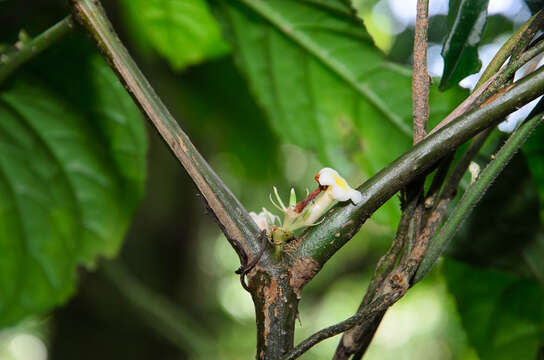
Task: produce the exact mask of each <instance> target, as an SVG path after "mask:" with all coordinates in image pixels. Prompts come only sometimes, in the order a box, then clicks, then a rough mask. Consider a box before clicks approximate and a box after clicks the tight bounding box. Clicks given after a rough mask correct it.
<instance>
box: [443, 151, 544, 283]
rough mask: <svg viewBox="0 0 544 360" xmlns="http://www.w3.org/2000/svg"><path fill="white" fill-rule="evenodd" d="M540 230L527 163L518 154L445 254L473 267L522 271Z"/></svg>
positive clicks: (535, 199)
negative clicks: (526, 251) (527, 250)
mask: <svg viewBox="0 0 544 360" xmlns="http://www.w3.org/2000/svg"><path fill="white" fill-rule="evenodd" d="M483 160H484V161H487V159H483ZM540 227H541V221H540V217H539V202H538V197H537V189H536V186H535V183H534V181H533V178H532V177H531V175H530V173H529V169H528V167H527V161H526V160H525V158H524V157H523V156H522V155H521V154H518V155H516V156H515V157H514V158H513V159H512V160H511V161H510V163H509V164H508V166H507V167H506V168H505V169H504V170H503V172H502V174H501V175H500V176H499V177H498V178H497V180H496V181H495V183H494V184H493V185H492V186H491V187H490V188H489V190H488V191H487V193H486V194H485V196H484V197H483V199H482V200H481V202H480V203H479V204H478V206H477V208H476V209H475V210H474V212H473V213H472V215H471V216H470V217H469V218H468V219H467V220H466V221H465V223H464V224H463V226H462V227H461V229H460V230H459V232H458V234H457V236H456V237H455V239H454V241H453V243H452V245H451V247H450V249H449V251H448V253H449V255H450V256H454V257H455V258H457V259H460V260H463V261H466V262H469V263H470V264H473V265H479V266H494V267H499V268H503V269H505V268H506V269H509V270H512V271H516V272H521V271H522V268H524V265H523V263H524V259H523V256H522V253H523V250H524V249H525V248H526V247H527V246H529V245H531V244H532V243H533V242H534V241H535V234H536V233H538V231H539V229H540ZM475 239H477V240H475ZM541 255H544V253H542V254H541Z"/></svg>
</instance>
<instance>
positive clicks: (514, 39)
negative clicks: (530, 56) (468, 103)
mask: <svg viewBox="0 0 544 360" xmlns="http://www.w3.org/2000/svg"><path fill="white" fill-rule="evenodd" d="M536 16H537V15H533V16H532V17H531V18H530V19H529V20H528V21H527V22H525V24H523V26H521V27H520V28H519V29H518V31H516V32H515V33H514V35H512V36H511V37H510V38H509V39H508V41H506V42H505V43H504V45H503V46H501V48H500V50H499V51H497V53H496V54H495V56H494V57H493V60H491V62H490V63H489V65H487V67H486V69H485V71H484V73H483V74H482V76H481V77H480V79H479V80H478V83H477V84H476V87H475V88H474V90H476V89H478V88H479V87H480V86H481V85H482V84H483V83H485V82H486V81H487V80H488V79H489V78H490V77H491V76H493V74H495V73H496V72H497V71H499V70H500V68H501V66H502V65H503V64H504V63H505V62H506V60H508V58H509V57H510V56H511V55H512V51H513V50H514V48H515V47H516V46H517V44H518V42H519V41H520V39H521V38H522V37H523V34H525V32H526V31H527V29H528V28H529V25H531V24H532V23H533V21H534V20H535V17H536Z"/></svg>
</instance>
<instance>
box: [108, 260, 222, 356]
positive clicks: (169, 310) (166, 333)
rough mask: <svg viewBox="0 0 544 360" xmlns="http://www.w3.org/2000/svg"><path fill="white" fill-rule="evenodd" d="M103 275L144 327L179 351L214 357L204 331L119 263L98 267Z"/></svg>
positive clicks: (212, 347)
mask: <svg viewBox="0 0 544 360" xmlns="http://www.w3.org/2000/svg"><path fill="white" fill-rule="evenodd" d="M102 271H103V274H104V275H105V276H106V278H107V279H108V280H109V281H110V282H111V283H112V284H113V285H114V286H115V288H116V289H117V290H119V292H120V293H121V294H122V295H123V296H124V297H125V298H126V299H127V300H128V302H129V303H130V305H132V306H133V307H134V308H135V309H136V310H138V314H139V315H141V316H142V317H143V318H145V319H146V320H147V321H146V324H147V325H148V326H150V327H151V328H153V329H154V330H155V331H156V332H157V333H158V334H160V335H161V336H163V337H164V338H165V339H167V340H168V341H170V342H171V343H172V344H173V345H175V346H177V347H178V348H180V349H181V350H183V351H189V352H190V353H192V354H194V355H203V353H205V354H208V356H211V357H213V356H216V355H217V354H216V352H215V351H214V347H215V346H214V341H213V340H212V338H211V337H210V335H209V334H208V331H206V330H204V329H202V327H201V326H200V325H199V324H198V323H197V322H196V321H194V320H193V319H191V318H190V317H189V315H188V314H185V313H183V312H182V311H181V309H180V308H178V307H177V306H176V305H174V304H173V303H171V302H170V301H169V300H168V299H166V298H165V297H163V296H161V295H159V294H157V293H155V292H154V291H152V290H151V289H149V288H147V287H146V286H144V285H143V284H142V283H141V282H139V281H138V280H137V279H136V278H135V277H134V276H133V275H132V274H131V273H130V272H129V271H128V270H127V268H126V267H125V265H124V264H123V263H121V262H120V261H119V260H116V261H115V262H107V263H104V264H103V265H102Z"/></svg>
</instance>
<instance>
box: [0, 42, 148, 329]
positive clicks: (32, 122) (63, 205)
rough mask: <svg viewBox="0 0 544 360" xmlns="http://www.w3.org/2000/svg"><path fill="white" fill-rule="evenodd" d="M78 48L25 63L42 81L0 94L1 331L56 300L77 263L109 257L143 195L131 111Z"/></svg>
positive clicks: (102, 69)
mask: <svg viewBox="0 0 544 360" xmlns="http://www.w3.org/2000/svg"><path fill="white" fill-rule="evenodd" d="M82 44H87V42H86V39H85V38H78V39H77V42H75V43H72V45H73V46H65V47H61V48H59V49H57V50H56V51H54V52H49V53H48V54H47V55H46V57H45V58H44V59H40V60H39V61H38V62H34V63H33V64H32V66H33V67H35V68H37V69H40V72H39V73H40V74H42V76H43V77H45V78H50V79H51V81H47V82H43V81H40V80H38V79H37V78H38V76H30V75H29V73H28V72H27V73H26V75H23V74H19V75H18V76H16V78H15V79H14V81H12V82H11V83H10V84H8V85H7V86H6V88H5V89H4V90H3V91H2V92H1V93H0V253H1V254H2V256H0V325H7V324H10V323H13V322H15V321H17V320H20V319H21V318H23V317H25V316H27V315H31V314H37V313H43V312H45V311H47V310H49V309H50V308H51V307H53V306H55V305H58V304H60V303H62V302H64V301H65V300H66V299H67V297H68V296H69V295H70V294H71V293H72V292H73V291H74V287H75V280H76V267H77V265H79V264H82V265H86V266H88V267H92V266H93V265H94V261H95V259H96V257H97V255H103V256H107V257H111V256H113V255H115V254H116V252H117V250H118V249H119V246H120V244H121V241H122V239H123V237H124V234H125V231H126V230H127V227H128V225H129V221H130V217H131V215H132V213H133V211H134V209H135V207H136V205H137V203H138V201H139V199H140V197H141V195H142V192H143V185H144V180H145V151H146V146H147V145H146V144H147V141H146V137H145V132H144V127H143V122H142V118H141V115H140V114H139V110H138V109H137V108H136V106H135V105H134V104H133V102H132V100H131V99H130V97H129V96H128V94H127V93H126V92H125V90H124V88H123V86H122V85H121V84H120V83H119V82H118V81H117V79H116V77H115V75H114V74H113V73H112V72H111V71H110V70H109V68H108V66H107V65H106V64H105V63H104V61H103V60H102V59H101V58H100V57H99V56H98V55H97V54H93V53H89V52H88V51H85V50H84V49H82V48H81V46H82ZM66 50H68V51H66ZM52 64H53V65H52ZM55 79H58V81H56V82H55ZM74 79H77V81H76V80H74Z"/></svg>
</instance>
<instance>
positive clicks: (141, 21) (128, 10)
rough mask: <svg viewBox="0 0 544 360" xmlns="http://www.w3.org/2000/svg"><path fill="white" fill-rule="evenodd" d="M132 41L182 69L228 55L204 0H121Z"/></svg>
mask: <svg viewBox="0 0 544 360" xmlns="http://www.w3.org/2000/svg"><path fill="white" fill-rule="evenodd" d="M120 4H121V6H122V13H123V17H124V20H125V22H126V23H127V25H128V27H129V28H130V30H131V31H130V34H131V35H132V36H133V38H134V41H135V42H136V43H137V44H138V45H140V46H141V47H143V48H146V47H147V48H151V49H153V50H155V51H156V52H157V53H158V54H160V55H161V56H163V57H164V58H165V59H167V60H168V61H169V63H170V65H171V66H172V67H173V68H174V69H176V70H181V69H183V68H184V67H186V66H188V65H193V64H198V63H199V62H202V61H204V60H207V59H213V58H216V57H219V56H222V55H225V54H226V53H227V52H228V46H227V44H226V42H224V41H223V39H222V37H221V31H220V28H219V25H218V24H217V21H216V20H215V19H214V17H213V15H212V14H211V13H210V11H209V8H208V5H207V3H206V1H205V0H122V1H121V2H120Z"/></svg>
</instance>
